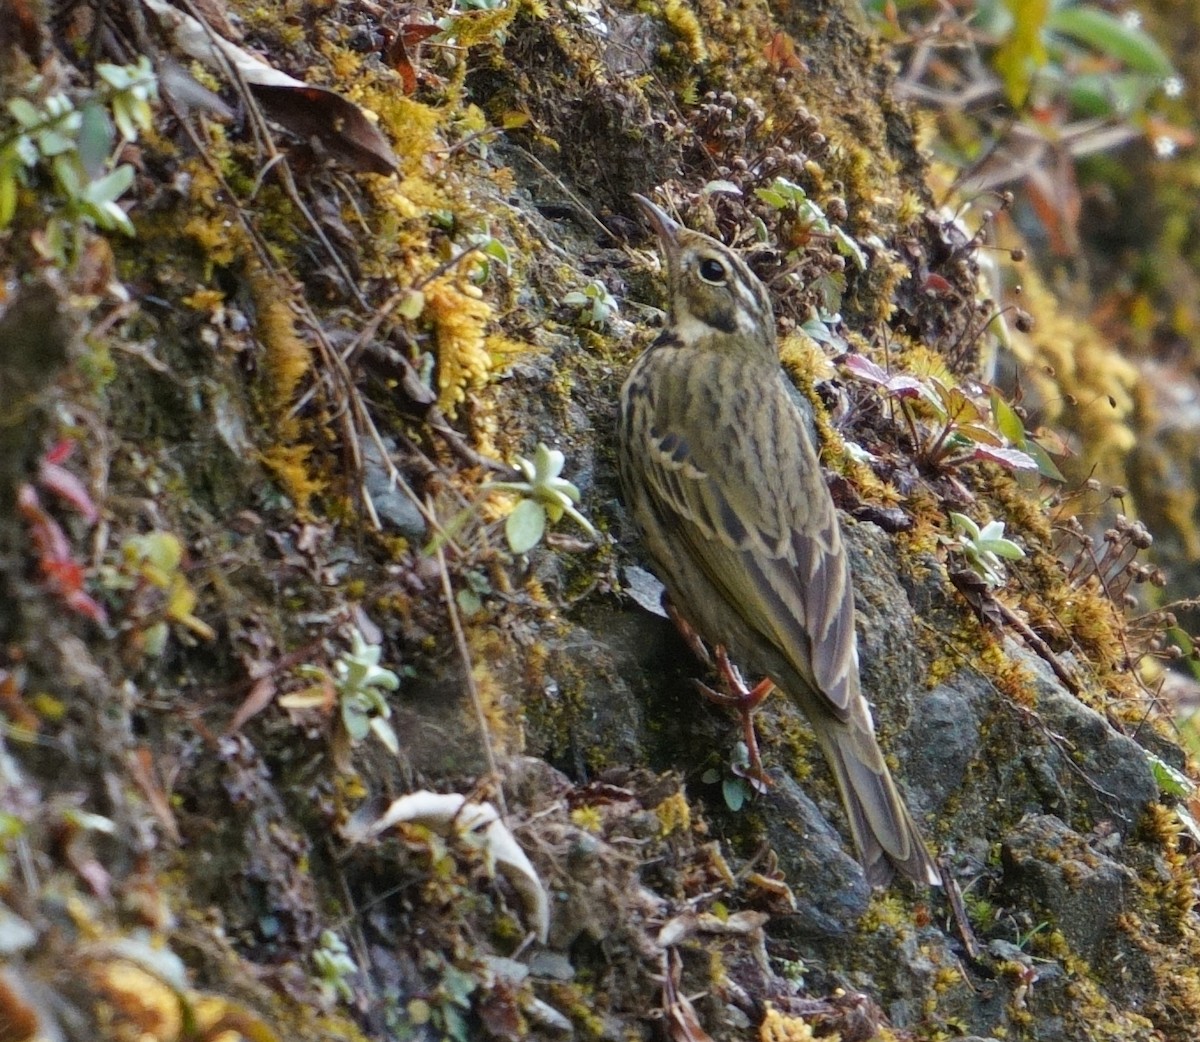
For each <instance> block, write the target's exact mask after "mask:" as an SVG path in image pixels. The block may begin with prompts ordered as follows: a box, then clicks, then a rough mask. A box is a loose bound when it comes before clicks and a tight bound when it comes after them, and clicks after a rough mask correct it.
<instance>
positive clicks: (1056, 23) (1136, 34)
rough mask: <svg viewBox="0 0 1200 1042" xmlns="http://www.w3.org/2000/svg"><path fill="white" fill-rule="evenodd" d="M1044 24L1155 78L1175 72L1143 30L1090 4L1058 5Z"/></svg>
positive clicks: (1162, 52) (1053, 30) (1160, 50)
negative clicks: (1060, 6) (1058, 7)
mask: <svg viewBox="0 0 1200 1042" xmlns="http://www.w3.org/2000/svg"><path fill="white" fill-rule="evenodd" d="M1046 26H1047V28H1048V29H1050V30H1051V31H1052V32H1056V33H1060V34H1061V35H1063V36H1069V37H1071V38H1072V39H1073V40H1077V41H1078V42H1079V43H1082V44H1085V45H1087V46H1088V47H1091V48H1092V49H1093V50H1095V51H1099V52H1100V53H1101V54H1103V55H1107V56H1108V57H1110V58H1116V59H1117V60H1118V61H1120V62H1123V63H1124V64H1125V65H1127V66H1129V68H1131V69H1133V70H1134V71H1136V72H1145V73H1149V74H1150V75H1151V76H1156V77H1158V78H1159V79H1166V77H1168V76H1171V75H1173V74H1174V72H1175V69H1174V67H1173V66H1172V65H1171V60H1170V59H1169V58H1168V57H1167V56H1166V54H1165V53H1164V51H1163V50H1162V48H1161V47H1159V46H1158V44H1157V43H1155V42H1154V40H1152V39H1151V38H1150V36H1149V35H1148V34H1147V33H1146V32H1145V31H1144V30H1142V29H1141V28H1140V27H1138V26H1136V25H1128V24H1126V23H1125V21H1123V20H1122V19H1121V18H1118V17H1116V16H1115V15H1111V14H1109V13H1108V12H1107V11H1102V10H1101V9H1100V8H1099V7H1093V6H1092V5H1091V4H1079V5H1077V6H1074V7H1062V8H1060V9H1058V10H1057V11H1054V12H1053V13H1052V14H1051V15H1050V18H1049V20H1048V21H1047V23H1046Z"/></svg>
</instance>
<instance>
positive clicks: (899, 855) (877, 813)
mask: <svg viewBox="0 0 1200 1042" xmlns="http://www.w3.org/2000/svg"><path fill="white" fill-rule="evenodd" d="M854 737H855V736H854V734H853V732H852V731H849V730H847V731H845V732H843V733H833V734H830V735H829V736H828V738H829V741H827V742H823V743H822V745H823V746H824V747H825V754H826V758H827V759H828V760H829V765H830V767H831V768H832V769H833V775H834V778H835V779H836V780H837V785H838V790H839V791H840V792H841V795H842V803H843V804H844V806H845V808H846V814H847V817H848V818H849V819H850V833H851V835H852V836H853V837H854V845H855V847H856V848H857V849H858V857H859V860H860V861H861V862H862V866H863V872H864V874H865V875H866V878H867V882H868V883H870V884H871V885H872V886H886V885H887V883H888V882H889V881H890V880H891V878H892V873H893V871H894V870H896V869H898V870H899V871H900V872H901V873H902V874H904V875H905V876H907V877H908V878H909V879H911V880H913V881H914V882H916V883H923V884H929V885H931V886H940V885H941V882H942V880H941V876H940V874H939V873H938V870H937V866H936V865H935V864H934V863H933V859H932V858H931V857H930V856H929V851H928V850H927V849H926V847H925V840H924V839H923V838H922V836H921V830H920V828H919V827H918V826H917V823H916V822H915V821H913V818H912V815H911V814H910V813H909V811H908V808H907V807H906V806H905V804H904V800H903V798H902V797H901V795H900V793H899V791H898V790H897V789H896V783H895V781H893V779H892V776H891V773H890V772H889V771H888V769H887V765H886V764H884V763H883V762H882V761H881V760H880V762H879V764H878V767H876V766H874V765H872V764H870V763H867V762H865V761H864V760H863V759H862V758H861V757H860V756H858V755H856V752H855V749H854V745H855V742H854ZM871 739H872V745H874V736H873V735H872V736H871ZM876 748H877V747H876ZM872 759H874V757H872Z"/></svg>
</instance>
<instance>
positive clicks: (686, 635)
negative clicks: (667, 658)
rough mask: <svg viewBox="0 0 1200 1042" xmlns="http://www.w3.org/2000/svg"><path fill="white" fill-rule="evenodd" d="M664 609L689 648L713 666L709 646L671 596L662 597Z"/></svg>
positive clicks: (707, 664)
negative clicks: (682, 613) (680, 612)
mask: <svg viewBox="0 0 1200 1042" xmlns="http://www.w3.org/2000/svg"><path fill="white" fill-rule="evenodd" d="M662 606H663V610H664V611H665V612H666V613H667V618H669V619H670V620H671V621H672V622H673V623H675V628H676V629H677V630H679V635H680V636H681V637H682V638H683V642H684V643H685V644H686V645H687V646H688V649H689V650H690V651H691V653H692V654H693V655H695V656H696V658H698V659H699V660H700V661H701V662H703V663H704V664H705V665H706V666H708V667H710V668H711V667H712V664H713V662H712V656H711V655H709V653H708V648H707V647H706V646H705V644H704V640H703V638H702V637H701V636H700V634H699V633H697V632H696V631H695V630H694V629H692V624H691V623H690V622H688V621H687V619H685V618H684V617H683V616H682V615H680V614H679V609H678V608H676V607H675V605H674V604H673V603H672V601H671V598H670V597H668V596H666V595H665V594H664V595H663V599H662Z"/></svg>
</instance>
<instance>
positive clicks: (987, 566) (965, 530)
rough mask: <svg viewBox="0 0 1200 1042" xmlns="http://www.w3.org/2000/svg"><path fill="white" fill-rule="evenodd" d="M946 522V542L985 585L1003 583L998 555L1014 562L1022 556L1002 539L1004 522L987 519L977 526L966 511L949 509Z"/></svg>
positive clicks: (1023, 552) (1001, 565) (1017, 547)
mask: <svg viewBox="0 0 1200 1042" xmlns="http://www.w3.org/2000/svg"><path fill="white" fill-rule="evenodd" d="M950 523H951V524H952V525H953V526H954V537H953V539H952V540H950V542H949V545H950V546H951V548H952V549H954V550H957V551H958V552H959V553H961V554H962V555H963V556H964V557H965V558H966V559H967V564H968V565H969V566H970V568H971V571H973V572H975V573H976V574H977V575H978V576H979V577H980V578H982V579H983V581H984V582H985V583H987V585H988V586H989V587H996V586H1002V585H1004V564H1003V563H1002V562H1001V558H1004V559H1005V560H1007V561H1018V560H1020V559H1021V558H1022V557H1024V556H1025V551H1024V550H1022V549H1021V548H1020V547H1019V546H1018V545H1017V544H1016V543H1014V542H1013V541H1012V540H1011V539H1005V538H1004V522H1003V521H989V522H988V523H987V524H986V525H984V526H983V528H980V527H979V526H978V525H977V524H976V523H975V522H974V521H972V520H971V519H970V518H969V517H967V515H966V514H959V513H955V512H954V511H951V512H950Z"/></svg>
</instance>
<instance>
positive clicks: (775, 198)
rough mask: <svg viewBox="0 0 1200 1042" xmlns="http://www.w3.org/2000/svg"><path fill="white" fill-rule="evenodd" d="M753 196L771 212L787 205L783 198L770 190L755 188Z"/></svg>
mask: <svg viewBox="0 0 1200 1042" xmlns="http://www.w3.org/2000/svg"><path fill="white" fill-rule="evenodd" d="M754 195H755V197H756V198H758V199H761V200H762V201H763V202H764V203H766V204H767V205H768V206H769V207H771V209H772V210H782V209H783V208H784V207H785V206H787V204H788V201H787V199H786V198H784V196H782V195H780V194H779V193H778V192H776V191H774V190H773V189H770V188H756V189H754Z"/></svg>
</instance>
